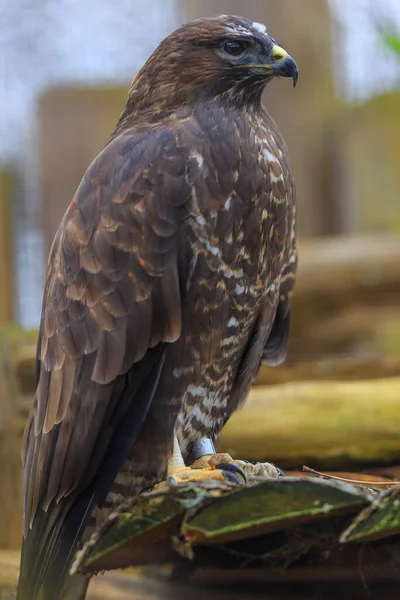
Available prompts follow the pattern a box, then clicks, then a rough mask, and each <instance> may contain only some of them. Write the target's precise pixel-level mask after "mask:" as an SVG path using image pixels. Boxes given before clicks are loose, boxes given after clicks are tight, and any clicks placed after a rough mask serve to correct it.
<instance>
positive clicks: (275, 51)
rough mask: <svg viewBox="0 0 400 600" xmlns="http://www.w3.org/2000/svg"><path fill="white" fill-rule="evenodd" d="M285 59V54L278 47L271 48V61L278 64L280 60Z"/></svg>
mask: <svg viewBox="0 0 400 600" xmlns="http://www.w3.org/2000/svg"><path fill="white" fill-rule="evenodd" d="M286 57H287V52H286V50H284V49H283V48H281V47H280V46H276V45H275V46H274V47H273V48H272V59H273V61H274V62H280V61H281V60H285V58H286Z"/></svg>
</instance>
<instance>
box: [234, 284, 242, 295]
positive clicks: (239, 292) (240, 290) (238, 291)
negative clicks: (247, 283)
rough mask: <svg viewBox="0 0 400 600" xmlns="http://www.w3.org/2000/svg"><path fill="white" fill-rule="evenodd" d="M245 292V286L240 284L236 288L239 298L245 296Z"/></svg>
mask: <svg viewBox="0 0 400 600" xmlns="http://www.w3.org/2000/svg"><path fill="white" fill-rule="evenodd" d="M243 292H244V285H239V284H238V285H237V286H236V287H235V293H236V294H237V295H238V296H240V294H243Z"/></svg>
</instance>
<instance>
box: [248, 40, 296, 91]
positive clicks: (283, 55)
mask: <svg viewBox="0 0 400 600" xmlns="http://www.w3.org/2000/svg"><path fill="white" fill-rule="evenodd" d="M271 56H272V63H265V64H258V65H248V66H249V67H256V68H259V69H264V70H265V71H267V72H268V73H269V74H271V75H272V76H279V77H291V78H292V80H293V87H296V83H297V80H298V78H299V70H298V68H297V65H296V63H295V61H294V60H293V58H292V57H291V56H290V55H289V54H288V53H287V52H286V50H284V49H283V48H281V47H280V46H277V45H276V44H274V45H273V47H272V53H271Z"/></svg>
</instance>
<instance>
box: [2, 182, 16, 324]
mask: <svg viewBox="0 0 400 600" xmlns="http://www.w3.org/2000/svg"><path fill="white" fill-rule="evenodd" d="M12 184H13V176H12V173H11V172H10V171H6V170H0V325H1V324H5V323H10V322H12V320H13V317H14V280H13V272H14V270H13V250H14V247H13V234H12Z"/></svg>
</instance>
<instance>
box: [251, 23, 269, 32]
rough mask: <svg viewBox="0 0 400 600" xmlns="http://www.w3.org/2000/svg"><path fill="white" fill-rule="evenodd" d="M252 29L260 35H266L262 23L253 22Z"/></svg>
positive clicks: (265, 29)
mask: <svg viewBox="0 0 400 600" xmlns="http://www.w3.org/2000/svg"><path fill="white" fill-rule="evenodd" d="M253 27H254V29H256V30H257V31H259V32H260V33H267V28H266V27H265V25H264V23H257V22H256V21H254V23H253Z"/></svg>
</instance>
